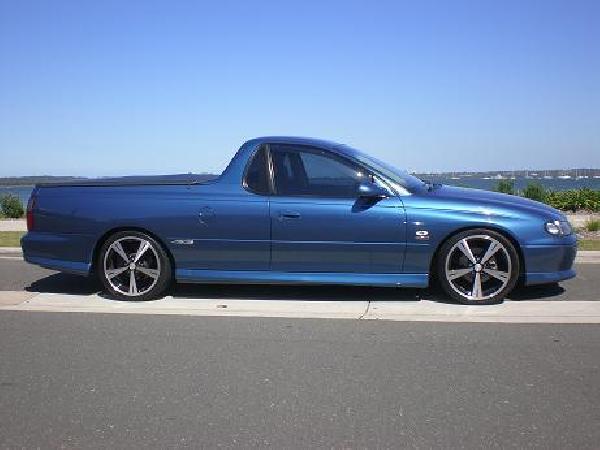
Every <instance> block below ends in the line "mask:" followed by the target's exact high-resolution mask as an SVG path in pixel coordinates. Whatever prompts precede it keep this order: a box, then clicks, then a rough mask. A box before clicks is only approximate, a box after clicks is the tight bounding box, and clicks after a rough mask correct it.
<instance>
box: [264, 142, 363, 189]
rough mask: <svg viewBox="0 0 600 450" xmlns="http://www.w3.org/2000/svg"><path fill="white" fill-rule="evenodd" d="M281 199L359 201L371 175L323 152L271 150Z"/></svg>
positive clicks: (281, 147) (289, 148) (277, 147)
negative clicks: (362, 186)
mask: <svg viewBox="0 0 600 450" xmlns="http://www.w3.org/2000/svg"><path fill="white" fill-rule="evenodd" d="M271 154H272V157H273V169H274V172H275V188H276V190H277V194H278V195H311V196H319V197H356V194H357V192H358V185H359V184H360V183H362V182H364V181H366V179H367V175H366V174H365V173H364V171H362V170H361V169H359V168H358V166H355V165H354V164H352V163H350V162H347V161H344V160H342V159H341V158H336V157H335V156H333V155H330V154H327V153H326V152H323V151H319V150H306V149H302V148H298V147H294V146H288V145H273V146H271Z"/></svg>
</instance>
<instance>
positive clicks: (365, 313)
mask: <svg viewBox="0 0 600 450" xmlns="http://www.w3.org/2000/svg"><path fill="white" fill-rule="evenodd" d="M370 307H371V300H367V307H366V308H365V310H364V312H363V313H362V314H361V315H360V316H359V317H358V320H362V319H364V318H365V317H366V316H367V314H369V308H370Z"/></svg>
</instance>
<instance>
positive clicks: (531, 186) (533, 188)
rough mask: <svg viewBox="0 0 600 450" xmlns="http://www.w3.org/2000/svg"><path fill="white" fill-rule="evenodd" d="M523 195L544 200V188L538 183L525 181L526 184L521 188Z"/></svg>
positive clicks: (538, 200) (539, 200) (536, 199)
mask: <svg viewBox="0 0 600 450" xmlns="http://www.w3.org/2000/svg"><path fill="white" fill-rule="evenodd" d="M523 197H527V198H530V199H531V200H535V201H537V202H544V201H545V200H546V189H545V188H544V186H542V185H541V184H540V183H527V186H526V187H525V189H523Z"/></svg>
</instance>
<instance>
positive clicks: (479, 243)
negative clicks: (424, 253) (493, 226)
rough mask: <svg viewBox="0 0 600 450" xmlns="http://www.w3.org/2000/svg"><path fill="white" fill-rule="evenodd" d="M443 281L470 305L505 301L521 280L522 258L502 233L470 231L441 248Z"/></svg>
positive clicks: (439, 264)
mask: <svg viewBox="0 0 600 450" xmlns="http://www.w3.org/2000/svg"><path fill="white" fill-rule="evenodd" d="M437 270H438V274H439V281H440V284H441V286H442V288H443V289H444V291H446V293H447V294H448V295H450V297H452V298H453V299H454V300H457V301H458V302H460V303H464V304H467V305H489V304H494V303H499V302H501V301H502V300H503V299H504V297H506V296H507V295H508V294H509V293H510V291H512V290H513V288H514V287H515V285H516V283H517V280H518V277H519V256H518V254H517V251H516V250H515V247H514V245H513V244H512V243H511V242H510V241H509V240H508V239H506V238H505V237H504V236H502V235H501V234H500V233H497V232H495V231H491V230H486V229H476V230H468V231H464V232H461V233H458V234H456V235H454V236H452V237H451V238H450V239H448V240H447V241H446V242H445V243H444V245H443V246H442V248H441V249H440V253H439V257H438V261H437Z"/></svg>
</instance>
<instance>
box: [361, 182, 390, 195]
mask: <svg viewBox="0 0 600 450" xmlns="http://www.w3.org/2000/svg"><path fill="white" fill-rule="evenodd" d="M389 195H390V193H389V192H388V191H387V190H386V189H384V188H382V187H381V186H377V185H376V184H375V183H361V184H359V185H358V196H359V197H365V198H386V197H389Z"/></svg>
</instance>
